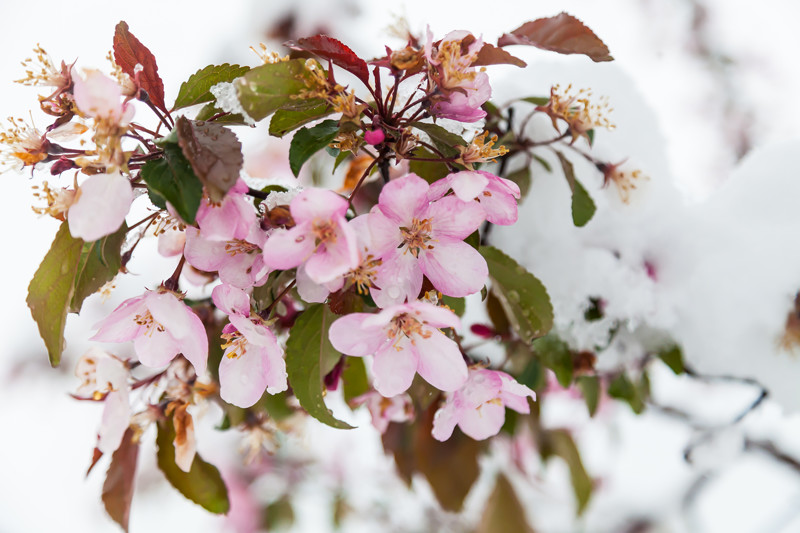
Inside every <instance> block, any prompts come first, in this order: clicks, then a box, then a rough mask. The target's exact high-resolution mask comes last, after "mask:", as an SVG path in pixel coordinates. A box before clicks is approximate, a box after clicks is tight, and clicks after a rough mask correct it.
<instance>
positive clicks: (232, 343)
mask: <svg viewBox="0 0 800 533" xmlns="http://www.w3.org/2000/svg"><path fill="white" fill-rule="evenodd" d="M211 296H212V298H213V300H214V304H215V305H216V306H217V307H219V308H220V309H222V310H223V311H224V312H225V313H227V314H228V315H229V319H230V324H227V325H226V326H225V328H224V329H223V331H222V338H223V339H225V341H226V342H225V344H224V345H223V347H224V348H225V353H224V354H223V356H222V361H220V365H219V384H220V390H219V393H220V397H222V399H223V400H225V401H226V402H228V403H231V404H233V405H236V406H238V407H242V408H246V407H250V406H251V405H253V404H255V403H256V402H257V401H258V400H259V399H260V398H261V396H262V395H263V394H264V390H265V389H266V391H267V392H268V393H269V394H277V393H279V392H282V391H285V390H286V389H287V388H288V383H287V374H286V362H285V361H284V360H283V349H282V348H281V347H280V345H279V344H278V340H277V339H276V338H275V335H274V334H273V333H272V331H271V330H270V329H269V327H267V326H266V324H264V323H263V322H262V321H261V319H260V318H259V317H258V316H255V317H251V316H250V297H249V296H248V295H247V294H246V293H245V292H244V291H242V290H240V289H237V288H235V287H231V286H228V285H219V286H217V287H215V288H214V291H213V292H212V295H211Z"/></svg>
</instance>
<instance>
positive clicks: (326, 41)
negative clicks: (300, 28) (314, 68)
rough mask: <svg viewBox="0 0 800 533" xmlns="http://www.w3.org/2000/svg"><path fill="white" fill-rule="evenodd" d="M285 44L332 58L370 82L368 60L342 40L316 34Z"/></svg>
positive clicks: (322, 56) (362, 79)
mask: <svg viewBox="0 0 800 533" xmlns="http://www.w3.org/2000/svg"><path fill="white" fill-rule="evenodd" d="M285 45H286V46H288V47H289V48H292V49H294V50H305V51H306V52H311V53H312V54H314V55H317V56H319V57H321V58H323V59H330V60H331V61H333V64H334V65H337V66H339V67H341V68H343V69H345V70H346V71H347V72H350V73H351V74H353V75H355V76H356V77H357V78H358V79H360V80H361V81H363V82H364V84H368V83H369V69H368V68H367V62H366V61H364V60H363V59H361V58H360V57H358V56H357V55H356V54H355V52H353V51H352V50H351V49H350V48H349V47H348V46H346V45H345V44H343V43H342V42H341V41H337V40H336V39H333V38H331V37H328V36H327V35H315V36H313V37H305V38H303V39H298V40H296V41H288V42H287V43H285Z"/></svg>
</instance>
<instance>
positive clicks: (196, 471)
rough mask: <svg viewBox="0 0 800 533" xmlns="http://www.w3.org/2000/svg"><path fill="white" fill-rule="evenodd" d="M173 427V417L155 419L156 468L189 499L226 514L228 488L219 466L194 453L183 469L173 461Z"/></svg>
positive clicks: (216, 512)
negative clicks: (186, 466)
mask: <svg viewBox="0 0 800 533" xmlns="http://www.w3.org/2000/svg"><path fill="white" fill-rule="evenodd" d="M174 440H175V428H174V426H173V425H172V419H166V420H164V421H162V422H159V423H158V434H157V435H156V446H157V447H158V451H157V461H158V468H159V469H160V470H161V471H162V472H163V473H164V477H166V478H167V481H169V482H170V484H171V485H172V486H173V487H175V488H176V489H177V490H178V492H180V493H181V494H183V495H184V496H186V498H188V499H189V500H191V501H193V502H194V503H196V504H197V505H199V506H201V507H202V508H204V509H205V510H206V511H209V512H212V513H215V514H225V513H227V512H228V509H230V503H229V502H228V489H227V488H226V487H225V482H224V481H222V476H221V475H220V474H219V470H217V467H215V466H214V465H212V464H210V463H207V462H205V461H203V459H201V458H200V455H199V454H198V455H195V456H194V461H193V462H192V467H191V468H190V469H189V471H188V472H184V471H183V470H181V469H180V468H178V465H176V464H175V446H174V445H173V443H172V442H173V441H174Z"/></svg>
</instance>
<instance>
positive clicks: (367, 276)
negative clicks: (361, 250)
mask: <svg viewBox="0 0 800 533" xmlns="http://www.w3.org/2000/svg"><path fill="white" fill-rule="evenodd" d="M381 263H383V260H381V259H375V258H374V256H373V255H372V254H368V255H367V258H366V259H364V261H363V262H362V263H361V264H360V265H358V267H356V268H355V269H353V270H351V271H350V274H349V277H350V283H352V284H353V285H355V286H356V291H358V294H367V293H369V288H370V287H374V286H375V283H373V282H374V281H375V276H376V274H377V272H376V271H377V269H378V267H379V266H380V265H381Z"/></svg>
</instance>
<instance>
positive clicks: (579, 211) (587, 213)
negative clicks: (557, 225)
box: [556, 151, 597, 227]
mask: <svg viewBox="0 0 800 533" xmlns="http://www.w3.org/2000/svg"><path fill="white" fill-rule="evenodd" d="M556 155H557V156H558V160H559V161H560V162H561V168H562V169H564V177H565V178H567V183H569V188H570V190H572V223H573V224H575V225H576V226H578V227H582V226H585V225H586V224H587V223H588V222H589V221H590V220H591V219H592V217H593V216H594V212H595V211H596V210H597V208H596V207H595V205H594V201H593V200H592V197H591V196H589V193H588V192H586V189H584V188H583V185H581V182H579V181H578V180H577V179H576V178H575V170H574V169H573V167H572V163H571V162H570V160H569V159H567V158H566V156H564V154H562V153H561V152H558V151H556Z"/></svg>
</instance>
